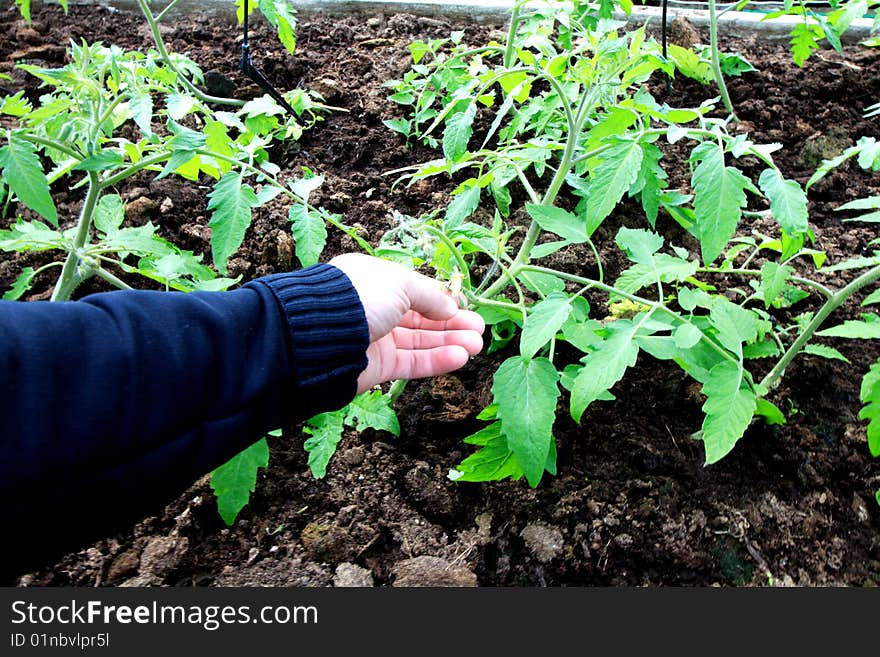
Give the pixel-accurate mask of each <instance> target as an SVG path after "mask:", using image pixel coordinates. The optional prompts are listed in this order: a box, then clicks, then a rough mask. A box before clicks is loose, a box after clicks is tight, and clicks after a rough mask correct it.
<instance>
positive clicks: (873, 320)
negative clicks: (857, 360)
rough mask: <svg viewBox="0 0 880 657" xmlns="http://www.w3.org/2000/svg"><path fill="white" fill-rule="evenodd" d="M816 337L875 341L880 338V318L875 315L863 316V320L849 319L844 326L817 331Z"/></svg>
mask: <svg viewBox="0 0 880 657" xmlns="http://www.w3.org/2000/svg"><path fill="white" fill-rule="evenodd" d="M816 335H818V336H822V337H828V338H853V339H860V340H875V339H877V338H880V317H878V316H877V315H875V314H873V313H868V314H864V315H862V319H860V320H858V319H848V320H846V321H845V322H844V323H843V324H840V325H838V326H832V327H831V328H827V329H823V330H821V331H817V332H816Z"/></svg>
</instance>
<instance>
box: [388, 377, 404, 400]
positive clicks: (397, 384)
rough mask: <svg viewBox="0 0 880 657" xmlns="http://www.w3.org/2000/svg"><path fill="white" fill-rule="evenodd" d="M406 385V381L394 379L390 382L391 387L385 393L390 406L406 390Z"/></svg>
mask: <svg viewBox="0 0 880 657" xmlns="http://www.w3.org/2000/svg"><path fill="white" fill-rule="evenodd" d="M406 384H407V380H406V379H395V380H394V381H392V382H391V387H390V388H388V392H387V393H386V395H387V396H388V401H390V402H391V404H394V402H396V401H397V399H398V398H399V397H400V395H402V394H403V391H404V390H406Z"/></svg>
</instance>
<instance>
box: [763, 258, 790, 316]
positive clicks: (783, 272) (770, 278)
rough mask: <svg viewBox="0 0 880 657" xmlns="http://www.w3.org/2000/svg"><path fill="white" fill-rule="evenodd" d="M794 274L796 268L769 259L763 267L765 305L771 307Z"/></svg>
mask: <svg viewBox="0 0 880 657" xmlns="http://www.w3.org/2000/svg"><path fill="white" fill-rule="evenodd" d="M792 274H794V268H793V267H789V266H788V265H780V264H779V263H778V262H772V261H767V262H765V263H764V264H763V266H762V267H761V292H762V293H763V294H762V296H763V298H764V306H765V307H767V308H769V307H770V304H771V303H773V302H774V301H775V300H776V298H777V297H778V296H779V295H780V294H782V290H783V289H785V284H786V283H788V281H789V280H790V279H791V276H792Z"/></svg>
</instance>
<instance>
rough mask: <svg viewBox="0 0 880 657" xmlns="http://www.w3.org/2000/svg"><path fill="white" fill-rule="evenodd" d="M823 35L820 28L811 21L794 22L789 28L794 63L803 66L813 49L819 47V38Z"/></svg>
mask: <svg viewBox="0 0 880 657" xmlns="http://www.w3.org/2000/svg"><path fill="white" fill-rule="evenodd" d="M823 36H824V32H823V31H822V28H821V27H819V26H818V25H815V24H812V23H796V24H795V26H794V27H793V28H792V29H791V54H792V59H793V60H794V63H795V64H797V65H798V66H803V65H804V62H806V61H807V59H809V57H810V54H812V52H813V51H814V50H818V49H819V40H820V39H821V38H822V37H823Z"/></svg>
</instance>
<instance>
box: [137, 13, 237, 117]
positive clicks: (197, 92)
mask: <svg viewBox="0 0 880 657" xmlns="http://www.w3.org/2000/svg"><path fill="white" fill-rule="evenodd" d="M137 1H138V7H140V10H141V13H143V15H144V18H146V19H147V23H149V25H150V33H151V34H152V35H153V41H154V43H155V44H156V50H158V51H159V56H160V57H161V58H162V61H163V62H165V65H166V66H167V67H168V68H170V69H171V70H172V71H174V73H175V74H176V75H177V77H178V79H179V80H180V81H181V83H182V84H183V85H184V86H185V87H186V88H187V89H189V90H190V91H191V92H192V94H193V95H194V96H195V97H196V98H198V99H199V100H200V101H202V102H203V103H213V104H215V105H232V106H234V107H243V106H244V104H245V103H244V101H243V100H238V99H237V98H221V97H218V96H211V95H210V94H206V93H205V92H204V91H202V90H201V89H199V88H198V87H197V86H196V85H195V84H194V83H193V82H192V80H190V79H189V78H188V77H186V76H185V75H184V74H183V73H181V72H180V70H179V69H178V68H177V67H176V66H175V65H174V62H172V61H171V55H170V54H169V53H168V48H166V47H165V41H164V40H163V39H162V34H161V33H160V32H159V22H158V21H157V20H156V17H155V16H154V15H153V12H152V11H151V10H150V7H149V6H148V5H147V0H137ZM166 9H167V7H166ZM164 13H165V12H164V11H163V12H162V14H164ZM162 14H160V16H161V15H162Z"/></svg>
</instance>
